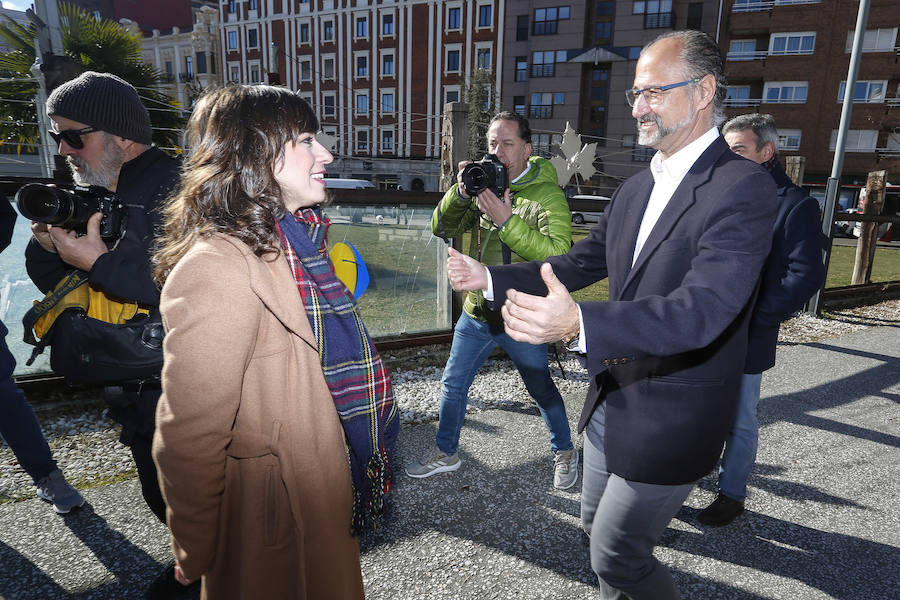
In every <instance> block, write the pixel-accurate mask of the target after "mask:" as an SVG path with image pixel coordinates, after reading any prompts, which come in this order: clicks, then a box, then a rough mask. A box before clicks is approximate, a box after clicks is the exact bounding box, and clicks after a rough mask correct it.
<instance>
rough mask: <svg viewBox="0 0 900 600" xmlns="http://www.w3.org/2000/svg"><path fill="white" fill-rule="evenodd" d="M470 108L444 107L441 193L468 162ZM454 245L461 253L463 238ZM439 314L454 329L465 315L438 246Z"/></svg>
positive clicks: (452, 104) (459, 105)
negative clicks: (462, 162) (462, 165)
mask: <svg viewBox="0 0 900 600" xmlns="http://www.w3.org/2000/svg"><path fill="white" fill-rule="evenodd" d="M467 109H468V107H467V106H466V105H465V104H464V103H462V102H448V103H447V104H445V105H444V114H443V118H442V120H441V180H440V183H439V190H440V191H441V192H446V191H447V190H449V189H450V187H451V186H453V184H454V183H456V171H457V165H458V164H459V163H460V162H461V161H463V160H465V159H466V150H467V148H466V130H467V126H468V112H467ZM450 243H451V245H452V246H453V247H454V248H456V249H457V250H461V249H462V238H452V239H451V240H450ZM437 248H438V256H437V272H438V273H439V276H438V278H437V279H438V282H437V286H438V290H437V303H438V305H437V312H438V319H440V320H444V319H447V318H448V317H449V320H450V323H451V325H454V324H456V319H458V318H459V315H460V313H461V312H462V294H458V293H452V292H451V290H450V281H449V280H448V279H447V273H446V265H447V251H446V250H445V249H444V247H443V245H442V244H437ZM448 294H452V295H451V305H450V312H451V314H449V315H448V314H447V302H446V298H447V295H448Z"/></svg>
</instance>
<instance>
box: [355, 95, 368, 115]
mask: <svg viewBox="0 0 900 600" xmlns="http://www.w3.org/2000/svg"><path fill="white" fill-rule="evenodd" d="M368 112H369V95H368V94H365V93H362V94H356V114H358V115H365V114H367V113H368Z"/></svg>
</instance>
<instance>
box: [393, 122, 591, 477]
mask: <svg viewBox="0 0 900 600" xmlns="http://www.w3.org/2000/svg"><path fill="white" fill-rule="evenodd" d="M487 145H488V152H489V153H491V154H493V155H495V156H496V158H497V160H499V162H500V163H502V165H503V167H505V177H504V174H503V173H502V171H503V170H504V169H502V168H499V165H497V164H496V163H479V166H481V165H484V170H485V171H487V174H488V178H487V179H488V183H489V185H488V187H486V188H485V189H483V190H481V191H479V192H478V193H477V195H473V194H470V193H469V190H467V189H466V184H465V180H466V178H465V177H464V171H465V168H466V166H467V165H470V163H468V162H462V163H460V164H459V173H458V174H457V183H456V184H455V185H454V186H453V187H451V188H450V189H449V190H448V191H447V193H446V194H445V195H444V198H443V199H442V200H441V203H440V205H439V206H438V207H437V209H435V211H434V215H433V216H432V219H431V229H432V231H433V232H434V234H435V235H439V236H441V237H445V238H446V237H458V236H461V235H463V234H464V233H465V232H467V231H471V242H470V245H469V255H470V256H472V257H474V258H475V259H477V260H479V261H480V262H482V263H484V264H486V265H498V264H507V263H511V262H522V261H530V260H541V259H544V258H547V257H548V256H552V255H556V254H564V253H565V252H567V251H568V250H569V247H570V246H571V244H572V222H571V214H570V213H569V206H568V203H567V202H566V198H565V195H564V194H563V192H562V190H561V189H560V187H559V186H558V185H557V182H556V169H555V168H554V167H553V165H551V164H550V162H549V161H547V160H546V159H544V158H541V157H538V156H531V150H532V147H531V129H530V127H529V125H528V120H527V119H525V118H524V117H523V116H521V115H519V114H517V113H514V112H508V111H505V112H501V113H499V114H498V115H497V116H495V117H494V118H493V119H492V120H491V124H490V127H489V128H488V132H487ZM495 168H496V169H497V170H498V171H500V173H498V174H497V177H496V178H495V177H492V176H491V175H492V174H493V170H494V169H495ZM506 180H508V181H509V184H508V186H505V185H504V186H502V187H504V188H506V189H505V190H504V192H503V194H502V197H500V196H499V195H498V194H497V193H495V192H494V191H492V189H491V187H492V186H491V185H490V182H495V183H497V182H499V183H500V184H503V183H505V181H506ZM469 183H470V184H471V177H470V181H469ZM497 191H499V189H498V190H497ZM497 346H500V347H502V348H503V349H504V350H505V351H506V353H507V355H509V357H510V359H512V361H513V363H514V364H515V365H516V368H517V369H518V371H519V374H520V375H521V376H522V381H523V382H524V383H525V387H526V388H527V389H528V393H529V394H531V397H532V398H534V400H535V402H536V403H537V405H538V408H539V409H540V412H541V416H543V418H544V422H545V423H546V424H547V429H549V431H550V449H551V451H552V452H553V454H554V467H553V470H554V482H553V483H554V486H556V487H557V488H559V489H568V488H570V487H572V486H573V485H575V482H576V481H577V479H578V452H577V450H575V447H574V445H573V444H572V439H571V434H570V430H569V421H568V418H567V417H566V411H565V406H564V404H563V400H562V396H560V393H559V390H557V389H556V385H555V384H554V383H553V379H552V378H551V377H550V369H549V366H548V362H547V345H546V344H541V345H537V346H535V345H531V344H526V343H522V342H516V341H514V340H512V339H511V338H510V337H509V336H508V335H506V333H505V332H504V331H503V321H502V319H501V318H500V313H499V310H492V309H491V308H490V307H488V306H487V305H486V304H485V300H484V297H483V296H482V295H481V292H469V294H468V295H467V296H466V300H465V304H464V306H463V314H462V315H461V316H460V319H459V321H458V322H457V323H456V327H455V328H454V333H453V344H452V346H451V348H450V358H449V359H448V361H447V365H446V367H444V374H443V377H442V378H441V411H440V423H439V425H438V433H437V439H436V447H435V448H433V449H432V450H431V451H430V452H429V453H428V454H427V455H426V456H425V457H423V458H422V459H421V460H420V461H417V462H414V463H411V464H409V465H407V467H406V473H407V475H409V476H410V477H417V478H423V477H429V476H431V475H434V474H436V473H444V472H448V471H455V470H456V469H458V468H459V467H460V466H461V465H462V461H461V460H460V458H459V455H458V453H457V448H458V446H459V436H460V430H461V429H462V424H463V420H464V419H465V414H466V404H467V402H468V392H469V386H471V385H472V381H473V380H474V379H475V374H476V373H477V372H478V369H479V368H480V367H481V365H482V364H484V361H485V360H487V358H488V356H489V355H490V353H491V352H492V351H493V350H494V348H495V347H497Z"/></svg>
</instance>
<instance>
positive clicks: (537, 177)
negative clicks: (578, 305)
mask: <svg viewBox="0 0 900 600" xmlns="http://www.w3.org/2000/svg"><path fill="white" fill-rule="evenodd" d="M458 185H459V184H454V185H453V187H451V188H450V189H449V190H447V193H446V194H444V197H443V199H442V200H441V203H440V205H438V207H437V208H436V209H435V211H434V214H433V215H432V216H431V231H432V232H433V233H434V234H435V235H437V236H440V235H442V232H441V225H443V234H444V235H446V236H447V237H459V236H461V235H463V234H464V233H465V232H467V231H472V236H471V241H470V244H469V256H471V257H473V258H475V259H477V260H479V261H481V262H482V263H483V264H486V265H500V264H503V251H502V249H501V242H503V243H504V244H506V245H507V246H509V249H510V250H511V252H510V258H511V260H512V262H525V261H530V260H543V259H545V258H547V257H548V256H553V255H555V254H564V253H566V252H568V251H569V248H570V247H571V245H572V216H571V213H570V212H569V204H568V202H566V197H565V195H564V194H563V191H562V190H561V189H560V187H559V186H558V185H557V183H556V169H555V168H554V167H553V165H552V164H550V161H548V160H547V159H545V158H541V157H539V156H532V157H531V158H529V159H528V171H526V172H525V174H524V175H523V176H522V178H521V179H519V181H517V182H516V183H513V184H510V186H509V190H510V192H511V195H512V198H513V200H512V205H513V214H512V217H510V219H509V221H507V222H506V224H505V225H504V226H503V229H500V228H498V227H497V226H496V225H494V222H493V221H491V219H490V218H489V217H488V216H487V215H483V214H480V213H479V211H478V204H477V201H476V199H475V198H470V199H466V198H461V197H460V196H459V194H457V193H456V188H457V186H458ZM476 221H477V222H478V226H479V227H480V228H481V256H480V257H479V255H478V236H477V235H476V234H475V232H474V231H473V230H474V227H475V223H476ZM463 310H465V311H466V313H467V314H468V315H469V316H471V317H473V318H475V319H478V320H479V321H489V322H492V323H499V322H500V314H499V312H496V311H492V310H489V309H488V308H487V307H486V306H485V301H484V296H483V295H482V293H481V292H480V291H478V292H469V293H468V294H467V295H466V300H465V303H464V304H463Z"/></svg>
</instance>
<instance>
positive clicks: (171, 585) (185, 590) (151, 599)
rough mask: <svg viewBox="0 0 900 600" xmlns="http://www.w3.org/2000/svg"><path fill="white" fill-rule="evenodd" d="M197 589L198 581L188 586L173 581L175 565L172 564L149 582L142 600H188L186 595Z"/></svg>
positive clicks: (198, 586)
mask: <svg viewBox="0 0 900 600" xmlns="http://www.w3.org/2000/svg"><path fill="white" fill-rule="evenodd" d="M199 588H200V580H199V579H198V580H197V581H195V582H193V583H192V584H191V585H188V586H184V585H181V584H180V583H178V581H177V580H176V579H175V564H174V563H172V564H170V565H168V566H167V567H166V568H164V569H163V570H162V572H161V573H160V574H159V575H157V576H156V578H155V579H154V580H153V581H152V582H150V585H149V586H148V587H147V591H145V592H144V600H176V599H180V598H188V597H189V596H188V594H190V593H191V592H193V591H194V590H198V589H199Z"/></svg>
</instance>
